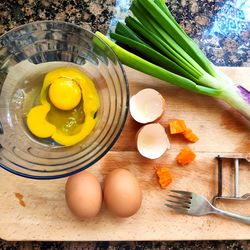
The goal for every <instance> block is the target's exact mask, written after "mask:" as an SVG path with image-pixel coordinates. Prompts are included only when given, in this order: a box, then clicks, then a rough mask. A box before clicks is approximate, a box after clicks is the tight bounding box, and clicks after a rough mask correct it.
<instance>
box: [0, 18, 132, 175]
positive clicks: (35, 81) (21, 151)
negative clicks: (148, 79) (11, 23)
mask: <svg viewBox="0 0 250 250" xmlns="http://www.w3.org/2000/svg"><path fill="white" fill-rule="evenodd" d="M58 67H74V68H78V69H79V70H81V71H82V72H84V73H85V74H87V75H88V77H90V78H91V79H92V80H93V82H94V84H95V86H96V89H97V91H98V94H99V98H100V108H99V110H98V112H97V114H96V119H97V123H96V126H95V128H94V130H93V131H92V132H91V134H90V135H89V136H87V137H86V138H85V139H84V140H83V141H82V142H80V143H78V144H76V145H74V146H70V147H66V146H61V145H58V144H56V143H55V142H54V141H52V140H50V139H39V138H37V137H35V136H33V135H32V134H31V133H30V132H29V130H28V128H27V125H26V119H27V113H28V111H29V110H30V108H31V107H33V106H34V103H35V102H36V101H37V99H38V96H39V94H40V90H41V87H42V82H43V77H44V75H45V74H46V73H47V72H49V71H51V70H52V69H55V68H58ZM128 100H129V90H128V83H127V80H126V76H125V73H124V70H123V68H122V65H121V64H120V63H119V60H118V58H117V57H116V55H115V54H114V52H113V51H112V49H111V48H110V47H109V46H108V45H106V44H105V43H104V42H103V41H102V40H100V39H99V38H98V37H96V36H95V35H94V34H93V33H92V32H90V31H87V30H84V29H82V28H81V27H78V26H76V25H73V24H70V23H65V22H54V21H42V22H34V23H30V24H26V25H23V26H20V27H18V28H16V29H13V30H11V31H9V32H8V33H6V34H4V35H2V36H1V37H0V166H1V167H2V168H4V169H6V170H8V171H10V172H12V173H14V174H17V175H20V176H23V177H27V178H33V179H55V178H61V177H66V176H69V175H71V174H74V173H77V172H79V171H81V170H84V169H86V168H88V167H90V166H91V165H93V164H94V163H96V162H97V161H98V160H100V159H101V158H102V157H103V156H104V155H105V154H106V153H107V152H108V151H109V150H110V149H111V147H112V146H113V144H114V143H115V142H116V140H117V139H118V137H119V135H120V133H121V131H122V129H123V126H124V123H125V120H126V117H127V112H128Z"/></svg>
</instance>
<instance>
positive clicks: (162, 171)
mask: <svg viewBox="0 0 250 250" xmlns="http://www.w3.org/2000/svg"><path fill="white" fill-rule="evenodd" d="M156 175H157V176H158V181H159V184H160V186H161V188H162V189H164V188H166V187H167V186H168V185H169V184H170V183H171V182H172V180H173V178H172V175H171V173H170V171H169V169H168V168H167V167H159V168H157V169H156Z"/></svg>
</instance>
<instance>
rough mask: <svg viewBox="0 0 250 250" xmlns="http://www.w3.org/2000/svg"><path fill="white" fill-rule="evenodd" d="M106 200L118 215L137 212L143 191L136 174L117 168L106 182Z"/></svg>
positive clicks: (112, 210)
mask: <svg viewBox="0 0 250 250" xmlns="http://www.w3.org/2000/svg"><path fill="white" fill-rule="evenodd" d="M104 201H105V203H106V206H107V208H108V209H109V210H110V211H111V212H112V213H113V214H114V215H116V216H119V217H129V216H132V215H133V214H135V213H136V212H137V211H138V210H139V208H140V206H141V202H142V191H141V188H140V186H139V183H138V181H137V179H136V178H135V176H134V175H132V174H131V173H130V172H129V171H128V170H125V169H115V170H113V171H112V172H110V173H109V174H108V176H107V177H106V179H105V182H104Z"/></svg>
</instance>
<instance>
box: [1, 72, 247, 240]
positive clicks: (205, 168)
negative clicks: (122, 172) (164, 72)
mask: <svg viewBox="0 0 250 250" xmlns="http://www.w3.org/2000/svg"><path fill="white" fill-rule="evenodd" d="M221 70H223V71H224V72H225V73H226V74H228V75H229V76H230V77H231V78H232V79H234V80H235V82H240V83H245V84H246V87H247V88H250V83H249V75H250V74H249V73H250V69H249V68H221ZM126 72H127V76H128V80H129V85H130V92H131V95H132V94H134V93H136V92H137V91H139V90H140V89H143V88H146V87H153V88H155V89H156V90H158V91H159V92H160V93H161V94H162V95H163V96H164V97H165V98H166V103H167V109H166V111H165V113H164V115H163V117H162V118H161V120H160V123H161V124H162V125H164V126H165V127H166V130H167V131H168V122H169V121H170V120H171V119H173V118H180V119H184V120H185V121H186V123H187V125H188V127H190V128H192V129H193V130H194V131H195V132H196V133H197V134H198V136H199V138H200V139H199V141H198V142H197V143H195V144H188V143H187V142H186V141H185V140H183V138H182V137H181V136H178V135H176V136H169V138H170V142H171V149H170V150H169V151H168V152H166V153H165V154H164V155H163V156H162V157H161V158H159V159H157V160H153V161H152V160H148V159H145V158H143V157H141V156H140V155H139V154H138V152H137V151H136V148H135V134H136V132H137V130H138V129H139V128H140V125H139V124H137V123H136V122H134V121H133V120H132V119H131V117H130V116H128V119H127V122H126V124H125V128H124V130H123V132H122V134H121V136H120V138H119V140H118V141H117V143H116V144H115V146H114V147H113V149H112V150H111V151H110V152H109V153H108V154H107V155H106V156H105V157H104V158H103V159H102V160H100V161H99V162H98V163H97V164H95V165H94V166H92V167H91V168H90V169H89V171H90V172H92V173H94V174H96V176H97V177H98V179H99V180H100V181H101V182H102V180H103V178H104V177H105V176H106V175H107V173H108V172H109V171H111V170H112V169H114V168H118V167H121V168H125V169H129V170H130V171H131V172H132V173H133V174H134V175H135V176H136V177H137V178H138V180H139V182H140V185H141V187H142V190H143V202H142V207H141V209H140V210H139V212H138V213H137V214H136V215H134V216H132V217H130V218H127V219H121V218H116V217H114V216H112V215H111V214H110V213H109V211H108V210H107V209H106V208H105V205H104V204H103V207H102V210H101V212H100V214H99V215H98V216H97V217H96V218H95V219H91V220H84V221H79V220H78V219H77V218H75V217H74V216H73V215H72V214H71V213H70V211H69V210H68V208H67V206H66V204H65V200H64V185H65V182H66V179H60V180H52V181H36V180H29V179H24V178H21V177H17V176H14V175H12V174H10V173H8V172H6V171H4V170H2V169H0V214H1V217H0V238H2V239H6V240H13V241H16V240H37V241H38V240H51V241H52V240H53V241H96V240H109V241H113V240H114V241H119V240H208V239H220V240H221V239H250V226H249V225H243V224H240V223H238V222H234V221H232V220H228V219H224V218H221V217H217V216H212V215H211V216H203V217H191V216H187V215H183V214H178V213H176V212H175V211H172V210H170V209H168V208H166V207H165V206H164V203H165V199H166V196H167V194H168V190H162V189H160V187H159V186H158V183H157V179H156V176H155V173H154V169H155V167H157V166H168V167H169V168H170V169H171V171H172V173H173V177H174V180H173V183H172V184H171V185H170V186H169V188H171V189H181V190H188V191H195V192H197V193H200V194H202V195H205V196H206V197H207V198H208V199H212V197H213V196H214V195H215V194H216V192H217V168H216V161H215V159H214V158H215V156H217V155H218V154H231V153H240V154H243V155H249V153H250V136H249V135H250V123H249V122H248V121H246V120H245V119H244V118H241V117H240V116H239V115H238V114H237V113H236V112H235V111H233V110H232V109H231V108H230V107H228V106H227V105H224V104H223V103H221V102H220V101H215V100H213V99H212V98H211V97H206V96H201V95H198V94H194V93H191V92H187V91H185V90H183V89H180V88H177V87H174V86H170V85H167V84H165V83H163V82H162V81H160V80H157V79H155V78H152V77H150V76H147V75H144V74H142V73H139V72H137V71H134V70H132V69H130V68H126ZM186 145H189V146H190V147H191V148H192V149H193V150H194V151H195V152H196V153H197V158H196V160H195V161H194V162H193V163H192V164H190V165H189V166H187V167H180V166H178V165H177V164H176V162H175V157H176V155H177V154H178V152H179V151H180V150H181V149H182V148H183V147H184V146H186ZM223 174H224V178H223V192H224V194H230V193H232V192H233V168H232V165H231V164H230V162H228V161H226V162H225V166H224V172H223ZM239 179H240V189H239V191H240V193H241V194H244V193H246V192H250V182H249V179H250V164H247V163H244V162H241V165H240V177H239ZM16 193H20V194H21V195H23V197H22V199H21V200H22V201H23V202H24V203H25V204H23V203H22V202H20V198H21V197H20V195H16ZM218 205H219V206H220V207H222V208H224V209H227V210H230V211H234V212H236V211H237V212H240V213H242V214H245V215H249V216H250V209H249V207H250V201H246V202H241V203H236V202H230V203H229V202H226V203H225V202H224V203H221V204H218Z"/></svg>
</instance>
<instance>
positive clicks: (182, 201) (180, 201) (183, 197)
mask: <svg viewBox="0 0 250 250" xmlns="http://www.w3.org/2000/svg"><path fill="white" fill-rule="evenodd" d="M170 192H172V193H174V194H175V195H173V194H169V195H168V197H170V198H171V199H167V202H168V203H166V204H165V205H166V206H167V207H169V208H172V209H174V210H177V211H179V212H182V213H187V212H188V210H189V208H190V204H191V199H192V194H191V193H190V192H187V191H180V190H170Z"/></svg>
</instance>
